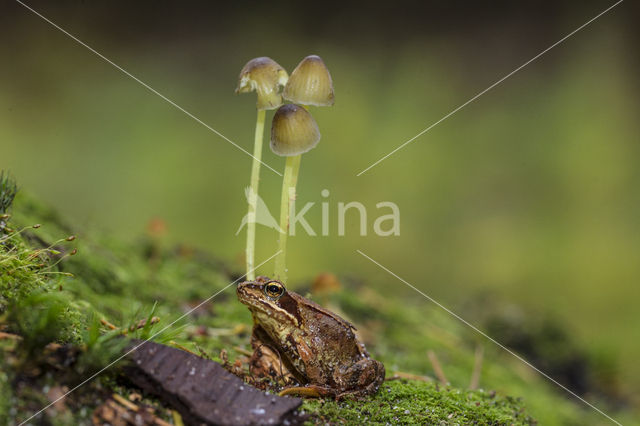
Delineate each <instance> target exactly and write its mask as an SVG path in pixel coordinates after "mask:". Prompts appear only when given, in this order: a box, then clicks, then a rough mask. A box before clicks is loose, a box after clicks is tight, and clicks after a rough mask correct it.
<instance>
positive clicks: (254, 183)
mask: <svg viewBox="0 0 640 426" xmlns="http://www.w3.org/2000/svg"><path fill="white" fill-rule="evenodd" d="M264 117H265V110H263V109H262V110H261V109H259V110H258V117H257V119H256V134H255V140H254V145H253V163H252V165H251V186H250V188H249V195H248V196H247V199H248V201H249V211H248V212H247V251H246V258H247V280H249V281H253V280H255V278H256V274H255V271H254V265H255V251H256V250H255V247H256V208H257V205H258V185H259V183H260V159H261V158H262V137H263V134H264Z"/></svg>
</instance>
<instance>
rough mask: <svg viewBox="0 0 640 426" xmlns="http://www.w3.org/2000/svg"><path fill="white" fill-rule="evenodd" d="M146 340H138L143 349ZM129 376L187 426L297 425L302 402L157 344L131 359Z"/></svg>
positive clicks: (133, 354) (218, 366)
mask: <svg viewBox="0 0 640 426" xmlns="http://www.w3.org/2000/svg"><path fill="white" fill-rule="evenodd" d="M140 343H142V342H140V341H138V342H134V345H138V344H140ZM128 358H129V360H130V361H131V362H130V363H129V365H128V366H127V367H125V373H126V374H127V377H128V378H129V379H130V380H131V381H132V382H133V383H134V384H135V385H137V386H139V387H140V388H142V389H143V390H145V391H146V392H149V393H151V394H153V395H156V396H158V397H159V398H160V399H162V400H163V401H165V402H166V403H168V404H169V405H171V406H172V407H173V408H175V409H176V410H178V412H179V413H180V414H181V415H182V418H183V420H184V421H185V423H187V424H191V425H201V424H211V425H267V424H273V425H277V424H298V423H300V421H301V420H303V419H302V418H301V417H300V416H299V415H298V413H297V411H296V409H297V408H298V407H299V406H300V404H301V403H302V401H301V400H300V399H298V398H288V397H279V396H276V395H268V394H266V393H264V392H262V391H260V390H258V389H255V388H253V387H251V386H249V385H248V384H246V383H244V382H243V381H242V380H241V379H240V378H238V377H236V376H234V375H233V374H231V373H229V372H228V371H226V370H225V369H224V368H223V367H222V366H221V365H219V364H218V363H216V362H214V361H210V360H207V359H204V358H200V357H198V356H196V355H193V354H190V353H188V352H185V351H181V350H179V349H176V348H172V347H169V346H164V345H161V344H158V343H154V342H146V343H144V344H142V345H141V346H140V347H139V348H138V349H137V350H136V351H134V352H132V353H131V354H130V355H129V356H128Z"/></svg>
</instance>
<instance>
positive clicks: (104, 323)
mask: <svg viewBox="0 0 640 426" xmlns="http://www.w3.org/2000/svg"><path fill="white" fill-rule="evenodd" d="M100 324H102V325H104V326H105V327H107V328H108V329H110V330H116V329H117V328H118V327H116V326H115V325H113V324H111V323H110V322H109V321H107V320H106V319H104V318H102V319H101V320H100Z"/></svg>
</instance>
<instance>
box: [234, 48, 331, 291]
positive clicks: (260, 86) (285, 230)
mask: <svg viewBox="0 0 640 426" xmlns="http://www.w3.org/2000/svg"><path fill="white" fill-rule="evenodd" d="M253 91H255V92H256V93H257V95H258V101H257V103H256V108H257V110H258V117H257V120H256V132H255V144H254V151H253V164H252V168H251V186H250V187H249V192H248V194H247V199H248V202H249V211H248V215H247V216H248V217H247V219H248V220H247V245H246V263H247V279H248V280H254V279H255V271H254V269H255V235H256V234H255V233H256V228H255V227H256V206H257V199H258V183H259V180H260V164H261V158H262V137H263V134H264V121H265V111H266V110H270V109H277V111H276V112H275V114H274V116H273V121H272V123H271V143H270V147H271V150H272V151H273V152H274V153H275V154H277V155H279V156H282V157H286V162H285V169H284V175H283V179H282V196H281V201H280V237H279V239H278V249H279V251H278V255H277V256H276V260H275V272H274V277H273V278H275V279H278V280H281V281H283V282H286V280H287V269H286V264H285V262H286V248H287V235H288V234H289V216H290V209H291V203H292V201H293V200H295V197H296V184H297V181H298V171H299V169H300V158H301V156H302V154H304V153H305V152H307V151H309V150H311V149H313V148H314V147H315V146H316V145H317V144H318V142H319V141H320V130H319V129H318V124H317V123H316V121H315V120H314V119H313V116H312V115H311V114H310V113H309V111H308V107H309V106H331V105H333V103H334V94H333V82H332V80H331V75H330V74H329V70H328V69H327V67H326V65H325V64H324V61H323V60H322V58H320V57H319V56H316V55H310V56H307V57H306V58H304V59H303V60H302V61H301V62H300V63H299V64H298V66H297V67H296V68H295V69H294V70H293V72H292V73H291V76H289V75H288V74H287V71H286V70H285V69H284V68H283V67H281V66H280V65H279V64H278V63H277V62H275V61H274V60H273V59H271V58H267V57H260V58H255V59H252V60H250V61H249V62H247V64H246V65H245V66H244V67H243V68H242V71H241V72H240V77H239V79H238V87H237V89H236V92H237V93H248V92H253ZM285 101H289V102H290V103H285Z"/></svg>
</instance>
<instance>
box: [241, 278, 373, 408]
mask: <svg viewBox="0 0 640 426" xmlns="http://www.w3.org/2000/svg"><path fill="white" fill-rule="evenodd" d="M236 293H237V296H238V300H239V301H240V302H241V303H243V304H245V305H247V307H248V308H249V310H250V312H251V314H252V316H253V323H254V325H253V331H252V335H251V346H252V348H253V354H252V356H251V358H250V360H249V369H250V373H251V374H252V375H253V376H257V377H271V378H279V379H280V381H281V382H284V389H283V390H282V391H281V392H280V394H281V395H298V396H308V397H334V398H335V399H338V400H340V399H343V398H345V397H348V396H352V397H356V398H357V397H363V396H365V395H371V394H374V393H375V392H376V391H377V390H378V388H379V387H380V385H381V384H382V382H383V381H384V378H385V368H384V365H383V364H382V363H381V362H379V361H377V360H375V359H373V358H371V357H370V356H369V353H368V352H367V350H366V348H365V346H364V344H363V343H362V342H361V341H360V340H359V339H358V338H357V336H356V333H355V331H356V328H355V327H354V326H353V325H352V324H351V323H349V322H348V321H346V320H344V319H343V318H341V317H340V316H338V315H337V314H335V313H333V312H331V311H329V310H327V309H325V308H323V307H322V306H320V305H318V304H317V303H315V302H313V301H311V300H309V299H307V298H305V297H303V296H301V295H299V294H297V293H295V292H293V291H289V290H287V289H286V288H285V286H284V284H283V283H282V282H281V281H278V280H274V279H270V278H268V277H265V276H259V277H257V278H256V279H255V280H253V281H245V282H242V283H240V284H238V286H237V288H236Z"/></svg>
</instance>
